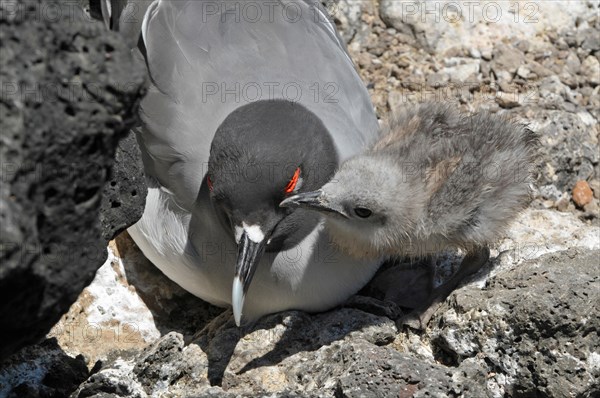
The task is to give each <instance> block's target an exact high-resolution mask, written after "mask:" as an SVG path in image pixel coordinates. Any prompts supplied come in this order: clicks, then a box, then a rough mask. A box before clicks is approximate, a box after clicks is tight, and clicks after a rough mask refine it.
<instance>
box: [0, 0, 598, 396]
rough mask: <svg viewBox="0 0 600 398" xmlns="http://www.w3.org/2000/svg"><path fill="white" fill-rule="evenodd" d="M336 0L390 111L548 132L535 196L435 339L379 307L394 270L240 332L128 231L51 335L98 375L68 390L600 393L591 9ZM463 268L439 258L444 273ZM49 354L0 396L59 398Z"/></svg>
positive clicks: (16, 367) (344, 30)
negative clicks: (412, 12) (450, 115)
mask: <svg viewBox="0 0 600 398" xmlns="http://www.w3.org/2000/svg"><path fill="white" fill-rule="evenodd" d="M325 3H327V5H328V7H329V9H330V10H332V11H333V13H334V20H335V21H336V23H337V24H338V26H339V27H340V29H341V35H342V37H343V38H344V39H345V40H347V41H348V45H349V51H350V53H351V56H352V57H353V59H354V60H355V61H356V63H357V65H358V69H359V73H360V74H361V76H362V77H363V79H364V80H365V82H366V83H367V85H368V87H369V91H370V93H371V96H372V99H373V101H374V104H375V106H376V108H377V111H378V114H379V115H380V116H381V117H382V119H385V117H386V116H387V114H388V113H389V112H391V111H393V109H394V108H396V107H398V106H403V105H404V104H406V103H413V102H420V101H448V102H452V103H454V104H456V106H458V107H461V108H462V109H464V110H473V109H480V108H485V109H489V110H490V111H492V112H499V113H505V114H509V115H512V116H514V117H515V118H518V119H519V120H521V121H523V122H525V123H527V124H529V126H530V128H532V129H533V130H535V131H537V132H538V133H540V135H541V144H542V152H543V153H542V160H541V167H540V173H539V178H538V184H537V185H538V186H537V188H536V192H535V201H534V203H533V204H532V206H531V207H530V209H528V210H527V211H525V212H524V213H523V214H522V215H521V216H520V217H519V218H518V219H517V220H516V221H515V222H514V223H513V225H512V226H511V228H510V229H509V230H508V231H507V233H506V236H505V237H503V239H501V240H500V241H499V242H498V243H497V245H496V246H495V247H493V248H492V249H493V250H492V257H491V260H490V261H489V262H488V264H487V265H486V267H485V268H484V269H483V270H482V271H481V272H479V273H478V274H477V275H475V276H474V277H473V278H471V279H470V280H469V281H466V283H465V286H464V287H462V288H461V289H458V290H457V291H455V292H454V293H453V294H452V295H451V296H450V297H449V298H448V300H446V302H445V303H444V304H443V305H442V306H441V307H440V308H439V309H438V311H437V312H436V314H435V316H434V317H433V319H432V321H431V323H430V324H429V328H428V329H427V330H425V331H424V332H416V331H413V330H410V329H406V328H403V327H400V328H399V327H398V326H397V324H398V322H397V321H398V319H400V317H401V316H402V315H403V308H402V307H401V306H399V305H398V304H397V303H394V302H390V301H386V300H385V299H386V298H387V299H390V297H389V296H387V297H386V294H385V292H386V289H387V287H388V286H389V278H388V277H387V276H388V275H389V274H387V272H395V271H396V269H397V268H398V266H397V265H394V264H390V265H389V266H388V267H386V268H384V269H382V270H381V272H380V273H379V274H378V276H377V277H376V278H374V279H373V281H372V282H371V283H370V284H369V285H368V286H367V287H366V288H365V289H363V291H362V292H361V295H357V296H355V297H353V298H352V299H351V300H349V301H348V302H347V303H346V304H344V305H343V306H341V307H340V308H337V309H334V310H332V311H330V312H327V313H322V314H312V315H310V314H305V313H301V312H293V311H291V312H285V313H281V314H274V315H271V316H268V317H265V318H263V319H261V320H260V321H258V322H257V323H256V324H254V325H251V326H248V327H246V328H244V329H242V330H240V329H238V328H236V327H235V326H234V324H233V321H232V315H231V312H230V311H229V310H225V311H224V310H221V309H217V308H214V307H212V306H209V305H207V304H206V303H203V302H202V301H200V300H199V299H196V298H194V297H192V296H191V295H189V294H187V293H185V292H184V291H182V290H181V289H180V288H178V287H177V286H175V285H174V284H173V283H172V282H170V281H168V280H167V279H166V278H165V277H164V276H163V275H162V274H160V272H159V271H157V270H156V269H153V268H151V267H149V264H148V262H147V260H145V259H143V257H142V256H141V255H140V253H139V251H138V250H137V249H136V247H135V245H134V244H133V243H132V242H131V240H130V239H129V238H128V237H127V235H126V234H124V235H120V236H119V237H118V238H117V239H116V240H115V241H114V242H113V243H111V245H110V248H109V253H110V256H109V260H108V261H107V262H106V264H104V265H103V267H102V268H101V269H100V270H99V272H98V273H97V275H96V278H95V279H94V281H93V283H92V284H91V285H90V286H89V287H88V288H87V289H85V290H84V292H83V293H82V295H81V296H80V298H79V300H78V301H77V303H76V304H75V305H74V306H73V307H72V308H71V310H70V311H69V312H68V313H67V314H66V315H65V316H64V317H63V318H62V319H61V321H60V322H59V323H58V324H57V325H56V326H55V328H54V329H53V330H52V333H51V334H50V337H52V338H56V340H57V342H58V344H59V345H60V347H61V348H62V350H63V351H64V353H66V354H68V356H67V355H65V356H61V357H59V358H61V361H64V366H65V368H66V369H68V368H69V366H70V365H69V363H73V362H72V360H77V361H79V362H78V363H81V362H83V363H85V364H86V365H87V368H88V369H89V372H90V375H89V376H86V375H84V374H83V372H81V373H75V374H76V376H77V377H76V379H81V378H82V377H87V380H85V382H83V383H81V384H80V385H79V386H75V383H71V384H69V385H70V387H69V388H70V391H72V392H73V396H74V397H106V396H115V395H116V396H123V397H146V396H169V397H187V396H215V397H239V396H276V397H371V396H374V397H375V396H398V397H425V396H428V397H431V396H434V397H561V396H573V397H589V398H591V397H596V396H598V395H599V394H600V385H599V384H598V380H599V378H600V343H598V341H600V339H599V336H598V330H599V325H598V319H599V318H600V314H599V307H598V302H600V279H599V277H600V275H599V270H598V258H599V257H600V222H599V218H598V216H599V211H600V209H599V205H598V203H599V198H600V181H599V177H600V172H599V167H600V166H599V158H598V151H597V148H598V137H599V132H600V129H599V128H598V118H599V116H600V112H599V111H598V110H599V109H600V99H599V98H600V96H599V95H598V93H599V90H600V86H598V84H599V83H598V76H600V71H599V70H598V67H599V66H598V65H599V64H598V51H600V41H599V40H598V37H600V35H598V30H599V29H600V21H599V18H598V11H597V10H598V3H597V2H594V1H581V2H576V3H573V2H567V1H553V2H541V1H531V2H484V3H481V4H480V5H477V4H475V7H476V8H474V9H473V11H475V12H479V13H480V12H481V11H482V7H483V6H484V5H485V4H487V3H494V4H496V5H497V6H499V7H501V9H502V18H501V19H500V20H498V21H490V20H486V19H485V18H478V19H474V20H473V21H470V20H469V19H468V18H467V16H468V14H467V12H468V11H469V7H470V6H469V5H468V4H467V3H466V2H449V1H440V2H428V3H430V4H429V6H430V7H432V8H433V9H434V13H433V14H431V13H429V14H426V15H425V18H424V21H422V20H421V19H414V16H410V18H413V19H410V18H409V19H406V20H403V19H402V18H401V17H402V15H401V14H398V7H401V3H405V4H410V3H411V2H400V1H397V2H396V1H394V0H380V1H375V0H373V1H370V0H365V1H351V0H348V1H347V0H331V1H326V2H325ZM417 3H418V4H421V5H422V4H423V3H422V2H414V4H417ZM436 3H439V5H438V6H436ZM447 4H454V5H458V6H459V7H462V8H461V9H460V10H461V11H462V17H461V18H462V19H460V20H455V19H451V20H450V22H448V21H446V20H445V19H444V14H440V15H438V16H439V18H440V19H439V21H440V22H439V23H437V22H436V21H435V20H433V22H432V20H431V18H435V16H436V14H435V7H440V8H439V9H440V12H441V11H442V10H443V7H444V6H445V5H447ZM471 4H472V5H473V4H474V3H471ZM386 7H387V8H386ZM389 7H396V10H395V11H394V10H391V9H389ZM447 7H450V6H447ZM453 7H455V6H453ZM477 7H479V8H477ZM488 7H495V6H493V5H492V6H488ZM510 7H513V10H512V12H511V10H510ZM515 7H517V8H515ZM532 7H533V8H532ZM400 10H401V8H400ZM488 11H489V12H490V13H491V12H492V11H493V9H492V8H488ZM446 12H447V13H448V14H447V15H446V16H447V17H452V18H454V17H455V16H456V15H457V12H456V9H454V10H452V9H451V8H446ZM532 12H533V14H532ZM394 13H395V14H394ZM452 13H454V14H452ZM399 15H400V19H398V16H399ZM491 16H493V14H489V15H488V16H486V18H489V17H491ZM526 17H531V18H536V20H535V22H534V23H529V24H525V21H524V18H526ZM393 18H396V19H395V20H394V19H393ZM515 21H516V22H515ZM580 180H585V181H587V183H588V185H589V186H590V188H591V189H592V191H593V195H594V196H593V199H592V200H591V202H589V203H588V204H586V205H585V206H584V207H583V208H578V207H576V206H575V204H574V203H573V201H572V195H571V191H572V189H573V187H574V184H575V183H576V182H577V181H580ZM458 261H460V254H456V253H449V254H447V255H446V256H444V257H442V259H441V261H440V262H439V264H440V266H439V267H438V269H437V271H436V272H437V274H436V275H437V276H436V279H437V280H440V279H444V278H447V277H448V275H449V274H450V273H451V272H452V268H453V267H454V266H456V264H457V263H458ZM403 265H405V264H403ZM411 267H412V268H413V273H412V277H413V278H414V279H413V280H415V281H418V280H419V279H420V278H421V275H419V274H417V273H415V272H417V271H419V270H418V269H417V267H416V265H415V264H412V265H411ZM411 267H409V269H408V270H406V269H403V270H401V271H402V272H405V273H406V274H407V275H409V274H410V271H411ZM407 277H408V276H407ZM386 283H387V285H386ZM417 287H418V283H417V282H415V283H412V284H411V286H407V288H408V289H413V290H414V291H415V293H416V290H417ZM391 298H394V297H391ZM46 344H49V343H46ZM45 347H46V346H39V350H38V351H36V352H37V355H33V356H29V357H22V358H20V359H19V360H16V361H11V362H10V363H8V364H6V366H5V367H4V369H3V370H0V384H2V383H4V384H8V388H7V389H6V390H4V391H8V390H10V389H13V391H18V393H19V394H17V395H19V396H28V395H29V396H36V395H43V394H45V393H47V392H48V391H49V390H47V388H48V387H47V386H44V384H43V383H42V382H41V380H43V379H44V376H43V375H45V374H47V373H49V369H50V368H51V366H49V365H42V366H39V367H36V366H33V365H35V363H36V361H38V362H39V359H40V358H45V357H47V356H48V355H45V354H44V352H45V351H44V350H47V352H49V353H50V354H49V356H51V355H52V354H51V353H52V352H53V351H52V350H53V348H47V347H46V348H45ZM48 347H52V346H48ZM79 354H81V355H83V357H80V358H79V359H77V355H79ZM66 358H70V359H66ZM44 363H46V362H44ZM32 364H33V365H32ZM78 366H79V365H78ZM54 368H56V366H54ZM40 375H42V376H40ZM7 376H10V378H7ZM73 380H74V379H73ZM62 391H66V390H64V389H63V390H61V392H62ZM0 395H1V394H0Z"/></svg>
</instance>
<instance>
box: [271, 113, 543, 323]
mask: <svg viewBox="0 0 600 398" xmlns="http://www.w3.org/2000/svg"><path fill="white" fill-rule="evenodd" d="M536 149H537V137H536V135H535V134H534V133H533V132H532V131H530V130H529V129H527V128H526V127H525V126H523V125H521V124H518V123H515V122H513V121H511V120H508V119H506V118H503V117H499V116H497V115H492V114H489V113H486V112H479V113H475V114H470V115H466V114H461V113H460V112H458V111H457V110H455V109H452V108H450V107H448V106H445V105H440V104H427V105H421V106H418V107H414V108H407V109H405V110H403V111H401V112H400V113H399V114H398V115H397V116H396V117H395V118H393V119H392V120H391V122H390V123H389V125H388V127H387V128H385V129H384V131H383V132H382V134H381V136H380V138H379V140H378V141H377V142H376V143H375V144H374V146H373V147H372V148H370V149H369V150H368V151H366V152H365V153H363V154H360V155H358V156H355V157H353V158H351V159H349V160H347V161H346V162H344V163H343V164H342V165H341V166H340V169H339V170H338V171H337V172H336V174H335V175H334V177H333V179H332V180H331V181H330V182H328V183H327V184H325V185H324V186H323V187H322V188H321V189H320V190H318V191H314V192H307V193H302V194H298V195H295V196H292V197H290V198H287V199H286V200H284V201H283V202H282V204H281V205H282V206H301V207H305V208H308V209H312V210H315V211H318V212H320V213H322V214H323V215H324V216H325V219H326V225H327V228H328V230H329V233H330V235H331V238H332V240H333V241H334V242H335V243H337V244H338V245H339V246H340V247H341V248H342V249H344V250H345V251H347V252H349V253H350V254H352V255H354V256H356V257H366V258H377V257H381V256H388V257H395V256H409V257H413V258H416V257H428V258H433V256H434V255H435V254H436V253H439V252H441V251H443V250H444V249H447V248H463V249H465V251H466V256H465V258H464V259H463V261H462V263H461V265H460V267H459V268H458V271H456V273H455V274H454V275H453V276H452V277H451V278H450V279H449V280H448V281H446V282H445V283H444V284H443V285H441V286H439V287H437V288H435V289H433V290H432V292H431V295H430V297H429V299H428V300H426V301H425V302H424V303H423V305H422V306H420V307H419V308H417V309H416V311H415V312H413V313H412V314H411V315H409V316H408V317H407V319H406V320H405V322H404V323H408V324H409V325H411V326H416V327H423V325H426V324H427V322H428V320H429V318H430V317H431V316H432V314H433V312H434V311H435V308H436V306H435V305H434V304H439V303H440V302H441V301H442V300H444V299H445V298H446V297H447V295H448V294H449V293H450V292H451V291H452V290H454V289H455V288H456V287H457V286H458V284H459V283H460V282H461V281H462V280H463V279H464V278H465V277H466V276H468V275H470V274H472V273H474V272H477V270H479V269H480V268H481V266H483V264H485V262H486V261H487V259H488V257H489V249H488V247H487V246H488V244H490V243H492V242H493V241H495V240H496V239H498V238H499V237H500V234H501V233H502V231H503V229H504V228H505V227H506V226H507V225H508V223H509V222H510V221H511V220H512V219H513V218H514V216H515V215H516V214H517V213H518V212H519V211H520V210H522V209H523V208H524V207H525V206H526V205H527V204H528V202H529V197H530V195H529V193H530V184H531V182H532V174H533V170H534V167H535V158H536V153H537V150H536ZM406 283H407V281H404V280H398V281H393V282H390V284H391V285H394V286H398V287H402V286H404V285H405V284H406ZM416 314H419V315H418V317H417V318H415V315H416Z"/></svg>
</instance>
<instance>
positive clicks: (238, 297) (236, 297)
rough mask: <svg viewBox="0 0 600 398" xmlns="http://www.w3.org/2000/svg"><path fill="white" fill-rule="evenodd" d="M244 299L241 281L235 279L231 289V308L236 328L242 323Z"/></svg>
mask: <svg viewBox="0 0 600 398" xmlns="http://www.w3.org/2000/svg"><path fill="white" fill-rule="evenodd" d="M245 298H246V296H245V294H244V287H243V284H242V281H241V280H240V278H238V277H236V278H234V280H233V287H232V289H231V306H232V307H233V319H235V324H236V326H237V327H240V325H241V323H242V309H243V308H244V299H245Z"/></svg>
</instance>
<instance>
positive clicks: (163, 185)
mask: <svg viewBox="0 0 600 398" xmlns="http://www.w3.org/2000/svg"><path fill="white" fill-rule="evenodd" d="M105 1H107V2H108V0H105ZM110 4H111V7H110V10H112V11H115V13H112V14H110V18H108V19H109V20H110V23H111V26H112V27H113V28H115V27H118V28H119V30H120V31H121V33H123V35H124V37H125V39H126V42H127V43H129V45H130V46H131V45H134V43H138V39H139V32H138V30H140V29H141V33H142V35H141V42H140V49H141V53H142V54H144V57H145V61H146V65H147V67H148V74H149V78H150V79H149V80H150V83H151V84H150V87H149V89H148V93H147V95H146V96H145V97H144V99H143V101H142V102H141V105H140V119H141V122H142V124H141V126H140V127H139V128H138V129H136V130H137V131H136V133H137V138H138V143H139V144H140V147H141V151H142V156H143V161H144V169H145V172H146V175H147V177H148V183H149V190H148V196H147V199H146V207H145V211H144V215H143V216H142V218H141V219H140V220H139V221H138V223H137V224H135V225H134V226H132V227H130V228H129V233H130V234H131V236H132V237H133V239H134V240H135V242H136V243H137V244H138V246H139V247H140V249H141V250H142V251H143V253H144V254H145V255H146V257H147V258H148V259H150V260H151V261H152V262H153V263H154V264H155V265H156V266H157V267H158V268H160V269H161V270H162V271H163V272H164V273H165V274H166V275H167V276H168V277H169V278H171V279H172V280H174V281H175V282H177V283H178V284H179V285H180V286H182V287H183V288H184V289H186V290H188V291H189V292H191V293H193V294H195V295H196V296H198V297H201V298H202V299H204V300H206V301H209V302H211V303H213V304H215V305H220V306H228V305H231V304H233V307H234V315H235V320H236V322H237V323H238V324H239V323H240V322H241V316H242V308H243V315H244V319H245V320H251V319H256V318H257V317H259V316H261V315H264V314H268V313H272V312H277V311H282V310H286V309H299V310H307V311H320V310H325V309H328V308H331V307H333V306H335V305H337V304H339V303H340V302H342V301H344V300H345V299H346V298H347V297H348V296H350V295H351V294H353V293H355V292H356V291H357V290H359V289H360V288H361V287H362V286H363V285H364V284H365V283H366V282H367V281H368V280H369V279H370V278H371V277H372V276H373V274H374V273H375V271H376V270H377V268H378V266H379V264H380V261H379V259H377V260H367V259H360V260H359V259H355V258H351V257H350V256H349V255H348V254H347V253H345V252H342V251H340V250H338V249H337V248H336V247H334V246H333V245H331V244H329V240H328V235H327V233H326V232H325V231H324V229H323V226H322V223H320V222H318V221H319V220H318V218H319V217H316V216H315V215H314V214H313V215H312V217H310V216H307V217H302V216H301V215H302V213H304V214H306V212H303V211H296V210H294V211H291V210H290V209H280V208H279V207H278V204H279V201H280V200H281V199H282V198H283V194H284V190H285V187H286V184H287V183H288V181H290V179H291V178H292V177H293V175H294V171H295V168H297V167H300V168H301V169H302V173H301V176H300V178H302V182H303V183H304V184H300V183H299V184H298V186H297V187H298V188H300V186H301V185H304V187H305V189H316V188H317V187H318V186H321V185H322V184H323V183H324V182H325V181H327V179H328V178H329V177H330V175H327V173H325V174H323V175H325V179H324V180H323V181H321V180H318V179H317V180H315V181H317V182H315V183H314V184H313V183H312V181H313V180H311V179H310V175H311V174H310V169H311V168H313V169H314V167H313V165H314V164H316V162H314V161H313V160H314V155H315V154H317V155H319V161H320V163H319V164H325V165H330V164H332V166H331V167H329V166H326V167H324V169H327V170H329V169H331V170H330V171H331V173H332V172H333V171H334V170H335V168H337V167H338V166H339V164H340V162H341V161H343V160H345V159H348V158H349V157H351V156H353V155H355V154H357V153H359V152H360V151H362V150H364V148H366V147H367V146H368V145H370V144H371V143H372V142H373V141H374V140H375V139H376V137H377V129H378V125H377V118H376V116H375V112H374V110H373V105H372V104H371V102H370V99H369V95H368V92H367V90H366V88H365V87H364V85H363V83H362V81H361V80H360V77H359V76H358V74H357V72H356V70H355V68H354V65H353V63H352V61H351V60H350V57H349V56H348V53H347V52H346V49H345V45H344V43H343V41H342V40H341V39H340V38H339V36H338V35H337V33H336V30H335V25H334V24H333V23H332V21H331V20H330V19H329V18H328V17H327V15H326V12H325V10H324V8H323V7H322V5H321V4H320V3H319V2H318V1H316V0H297V1H288V0H277V1H274V2H244V1H238V0H232V1H225V0H224V1H221V0H219V1H210V0H206V1H203V0H154V1H150V0H112V1H110ZM107 5H108V3H107V4H106V6H105V7H104V8H105V9H106V10H108V8H109V7H108V6H107ZM119 10H123V12H125V11H128V14H127V16H124V15H118V12H119ZM140 24H141V28H140V27H139V26H140ZM285 100H287V102H288V103H287V104H285V103H282V102H285ZM275 111H278V112H275ZM274 113H275V114H274ZM309 128H310V129H313V130H314V131H313V132H314V133H315V135H307V134H308V133H309V132H308V131H307V130H308V129H309ZM318 134H320V135H321V136H322V138H326V140H324V141H323V143H324V146H323V147H321V148H320V149H321V150H322V151H321V152H319V151H314V150H313V149H314V146H315V145H316V141H315V140H314V139H313V138H314V137H315V136H318ZM284 144H287V145H285V146H284ZM325 144H326V145H325ZM236 146H237V149H239V152H236V151H235V150H236ZM284 147H285V148H284ZM282 148H284V149H282ZM311 154H312V155H311ZM237 155H240V156H237ZM321 155H322V156H321ZM248 163H251V165H248ZM287 163H290V164H287ZM256 166H259V169H260V167H262V166H264V167H263V168H262V169H260V170H261V171H264V170H266V172H265V173H262V174H260V175H259V176H260V177H261V178H259V179H256V180H255V179H254V177H252V176H253V174H248V176H250V177H248V178H242V179H240V180H239V183H233V182H234V181H233V178H232V176H233V175H237V176H239V175H240V172H241V175H242V177H246V173H249V172H251V171H252V170H256ZM328 167H329V168H328ZM317 169H318V170H317V173H318V172H323V168H317ZM209 171H210V173H211V175H210V177H211V180H212V181H213V182H214V192H213V193H212V194H211V189H210V188H209V183H208V181H209V179H208V178H207V172H209ZM271 171H273V173H271ZM286 173H287V174H286ZM314 174H315V173H313V176H314ZM254 181H255V182H254ZM236 182H237V181H236ZM317 183H318V185H317ZM211 196H212V198H211ZM292 213H293V214H292ZM279 221H281V222H279ZM246 238H248V239H246ZM261 238H262V239H261ZM252 239H254V240H255V241H256V242H251V241H252ZM258 241H260V242H258ZM248 242H251V243H253V244H255V245H254V246H252V245H250V244H248ZM259 243H260V245H259ZM263 252H264V253H263ZM263 254H264V255H263ZM240 259H242V260H243V261H240ZM236 262H237V263H238V264H243V267H239V266H237V265H236ZM240 268H242V271H245V273H244V275H242V279H243V280H241V283H239V282H240V278H239V277H238V276H239V274H240V272H239V271H240ZM250 280H252V285H251V286H250ZM232 285H233V286H232ZM246 293H247V294H246ZM246 295H247V297H246Z"/></svg>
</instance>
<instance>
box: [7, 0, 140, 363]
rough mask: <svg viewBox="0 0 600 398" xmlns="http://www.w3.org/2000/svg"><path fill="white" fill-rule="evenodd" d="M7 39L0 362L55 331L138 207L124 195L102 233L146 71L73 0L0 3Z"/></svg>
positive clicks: (112, 35) (109, 216) (113, 36)
mask: <svg viewBox="0 0 600 398" xmlns="http://www.w3.org/2000/svg"><path fill="white" fill-rule="evenodd" d="M0 45H1V47H2V56H1V57H0V80H1V81H2V96H1V98H0V157H1V159H2V186H1V188H0V232H1V234H0V235H1V236H0V240H1V242H0V247H1V250H0V260H1V262H2V267H1V268H0V325H2V328H0V330H1V332H0V334H1V336H0V341H2V345H1V348H0V358H3V357H5V356H7V355H9V354H10V353H12V352H14V351H16V350H17V349H19V348H20V347H22V346H24V345H26V344H29V343H32V342H35V341H37V340H39V339H40V338H41V337H43V336H44V335H45V334H46V333H47V332H48V331H49V330H50V328H51V326H52V325H54V324H55V323H56V322H57V321H58V320H59V318H60V316H61V315H62V314H63V313H64V312H65V311H66V310H67V309H68V308H69V306H70V305H71V304H72V303H73V302H74V301H75V299H76V298H77V296H78V295H79V293H80V292H81V290H82V289H83V288H84V287H85V286H86V285H87V284H89V282H90V281H91V280H92V278H93V276H94V273H95V271H96V270H97V268H98V267H99V266H100V265H101V264H102V263H103V262H104V260H105V258H106V239H107V238H109V237H111V235H112V234H114V233H115V232H116V231H117V230H119V229H122V228H124V226H125V225H127V224H131V223H133V222H135V221H136V216H137V215H139V211H138V210H137V209H136V211H133V210H132V209H130V212H129V214H128V212H127V211H124V210H125V209H124V207H126V206H128V205H129V206H135V207H137V206H139V203H140V202H139V201H138V199H136V200H131V199H129V198H127V199H121V207H123V209H120V213H121V214H122V215H126V216H127V218H125V219H122V220H119V221H118V222H117V221H116V219H117V217H120V216H119V215H116V214H113V215H111V214H110V213H105V215H104V219H106V220H109V223H108V224H107V227H106V228H107V229H106V230H105V231H103V230H102V224H101V223H100V221H99V212H100V204H101V201H102V194H103V190H104V186H105V183H106V181H107V180H108V179H109V178H110V177H109V176H111V175H114V176H115V177H119V178H121V174H119V173H120V171H119V170H123V169H128V168H129V166H127V165H125V164H123V165H121V166H119V168H118V169H117V170H116V171H115V173H114V174H111V167H112V165H113V162H114V154H115V149H116V147H117V144H118V142H119V139H120V138H121V137H123V136H124V135H125V134H126V133H127V132H128V131H129V128H130V127H131V126H132V125H133V124H134V122H135V120H136V104H137V102H138V101H139V98H140V97H141V94H142V91H143V90H142V86H143V83H144V67H143V65H141V64H139V63H137V62H134V60H133V57H132V56H131V53H130V51H129V50H128V49H127V48H126V47H125V46H124V45H123V44H122V43H121V41H120V39H119V37H118V35H116V34H113V33H110V32H107V31H106V29H105V28H104V27H103V26H102V24H100V23H99V22H93V21H91V20H90V19H89V18H87V17H85V15H84V14H83V11H82V9H81V8H80V7H78V6H77V5H76V3H73V2H68V1H58V0H49V1H31V0H29V1H25V0H22V1H3V2H1V3H0ZM124 162H128V160H124ZM132 176H133V174H132ZM132 178H133V177H130V179H132ZM136 178H137V177H136ZM130 193H131V192H130V191H129V188H128V190H127V195H129V194H130ZM137 195H138V196H139V197H143V195H144V192H143V190H142V189H141V188H139V192H137ZM109 196H110V195H109ZM103 237H104V239H103Z"/></svg>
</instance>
